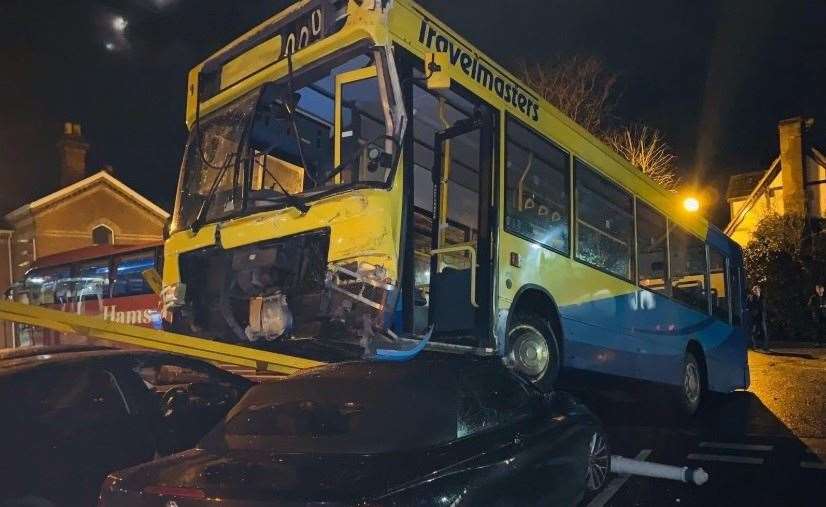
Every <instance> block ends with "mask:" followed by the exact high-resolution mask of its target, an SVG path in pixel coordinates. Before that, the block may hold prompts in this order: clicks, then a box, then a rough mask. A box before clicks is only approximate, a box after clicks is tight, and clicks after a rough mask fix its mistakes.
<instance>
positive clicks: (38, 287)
mask: <svg viewBox="0 0 826 507" xmlns="http://www.w3.org/2000/svg"><path fill="white" fill-rule="evenodd" d="M162 258H163V243H161V242H158V243H149V244H142V245H128V246H127V245H95V246H90V247H85V248H80V249H77V250H71V251H68V252H62V253H59V254H55V255H50V256H47V257H41V258H40V259H38V260H37V261H36V262H35V263H34V264H33V266H32V268H31V269H30V270H29V271H27V272H26V275H25V277H24V279H23V280H22V281H21V282H18V283H17V284H15V285H14V286H13V287H12V289H11V291H10V295H11V297H12V298H13V299H14V300H15V301H18V302H22V303H28V304H33V305H38V306H45V307H48V308H54V309H58V310H63V311H67V312H74V313H78V314H84V315H97V316H100V317H101V318H103V319H106V320H111V321H115V322H121V323H124V324H134V325H139V326H146V327H152V328H156V329H161V315H160V309H159V298H158V295H157V294H156V293H155V292H154V291H153V290H152V288H151V287H150V286H149V284H148V283H147V282H146V280H145V279H144V276H143V273H144V271H146V270H148V269H153V268H154V269H156V270H158V271H160V263H161V260H162ZM89 341H90V339H89V338H87V337H80V336H75V335H67V334H65V333H57V332H52V331H49V330H46V329H42V328H33V327H31V326H26V325H22V324H18V325H16V326H15V345H16V346H18V347H19V346H26V345H55V344H60V343H78V342H80V343H88V342H89Z"/></svg>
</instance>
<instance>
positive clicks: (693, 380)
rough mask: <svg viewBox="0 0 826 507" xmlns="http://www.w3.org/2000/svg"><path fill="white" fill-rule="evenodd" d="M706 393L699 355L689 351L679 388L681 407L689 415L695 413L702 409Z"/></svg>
mask: <svg viewBox="0 0 826 507" xmlns="http://www.w3.org/2000/svg"><path fill="white" fill-rule="evenodd" d="M704 395H705V381H704V379H703V369H702V367H701V366H700V362H699V361H698V360H697V356H695V355H694V353H693V352H691V351H687V352H686V353H685V358H684V359H683V375H682V383H681V385H680V388H679V403H680V408H681V409H682V411H683V412H685V413H686V414H687V415H694V414H696V413H697V411H698V410H699V409H700V404H701V403H702V401H703V396H704Z"/></svg>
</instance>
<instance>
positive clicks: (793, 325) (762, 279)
mask: <svg viewBox="0 0 826 507" xmlns="http://www.w3.org/2000/svg"><path fill="white" fill-rule="evenodd" d="M809 232H810V228H809V227H807V224H806V220H805V219H804V218H803V217H801V216H797V215H778V214H769V215H767V216H765V217H764V218H763V219H762V220H760V222H759V223H758V224H757V227H756V228H755V230H754V235H753V236H752V240H751V241H750V242H749V244H748V245H747V246H746V248H745V249H744V250H743V257H744V262H745V268H746V276H747V279H748V285H749V288H750V287H751V286H753V285H755V284H758V285H760V287H761V288H762V290H763V296H764V303H765V307H766V320H767V324H768V328H769V336H770V337H771V339H772V340H808V339H811V338H812V337H813V336H814V326H813V325H812V319H811V315H810V313H809V311H808V309H807V307H806V303H807V301H808V300H809V296H811V294H812V293H813V292H814V286H815V283H816V282H818V281H821V280H822V278H821V277H822V276H823V274H824V273H826V270H825V269H824V268H826V263H825V262H824V259H823V258H821V257H822V256H821V255H818V252H826V248H824V247H826V242H824V240H823V239H822V235H821V234H810V233H809Z"/></svg>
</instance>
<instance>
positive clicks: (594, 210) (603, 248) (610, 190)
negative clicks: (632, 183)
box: [575, 161, 634, 280]
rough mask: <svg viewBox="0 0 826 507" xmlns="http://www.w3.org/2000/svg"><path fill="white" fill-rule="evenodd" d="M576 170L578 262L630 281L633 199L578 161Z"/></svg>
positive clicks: (632, 244)
mask: <svg viewBox="0 0 826 507" xmlns="http://www.w3.org/2000/svg"><path fill="white" fill-rule="evenodd" d="M575 167H576V176H575V182H576V200H575V203H576V205H575V206H576V224H577V226H576V227H577V228H576V231H577V233H576V234H577V239H576V257H577V259H579V260H581V261H584V262H586V263H588V264H591V265H592V266H596V267H597V268H600V269H603V270H605V271H608V272H610V273H613V274H615V275H618V276H621V277H622V278H625V279H627V280H633V279H634V203H633V198H632V197H631V195H630V194H628V193H627V192H625V191H624V190H622V189H621V188H619V187H618V186H616V185H614V184H613V183H611V182H610V181H608V180H607V179H605V178H603V177H602V176H600V175H599V174H597V173H596V172H594V171H593V170H591V169H590V168H589V167H588V166H586V165H585V164H583V163H581V162H580V161H576V164H575Z"/></svg>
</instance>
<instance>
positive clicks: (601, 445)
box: [585, 431, 611, 497]
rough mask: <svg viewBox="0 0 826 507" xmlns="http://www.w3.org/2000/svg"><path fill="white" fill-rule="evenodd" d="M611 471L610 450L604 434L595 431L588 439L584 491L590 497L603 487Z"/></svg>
mask: <svg viewBox="0 0 826 507" xmlns="http://www.w3.org/2000/svg"><path fill="white" fill-rule="evenodd" d="M610 472H611V450H610V448H609V447H608V439H607V438H606V437H605V434H604V433H602V432H599V431H595V432H594V434H593V435H591V439H590V440H589V441H588V468H587V469H586V471H585V493H586V496H587V497H591V496H593V495H595V494H596V493H598V492H599V491H601V490H602V488H603V487H605V483H606V482H607V481H608V474H609V473H610Z"/></svg>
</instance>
